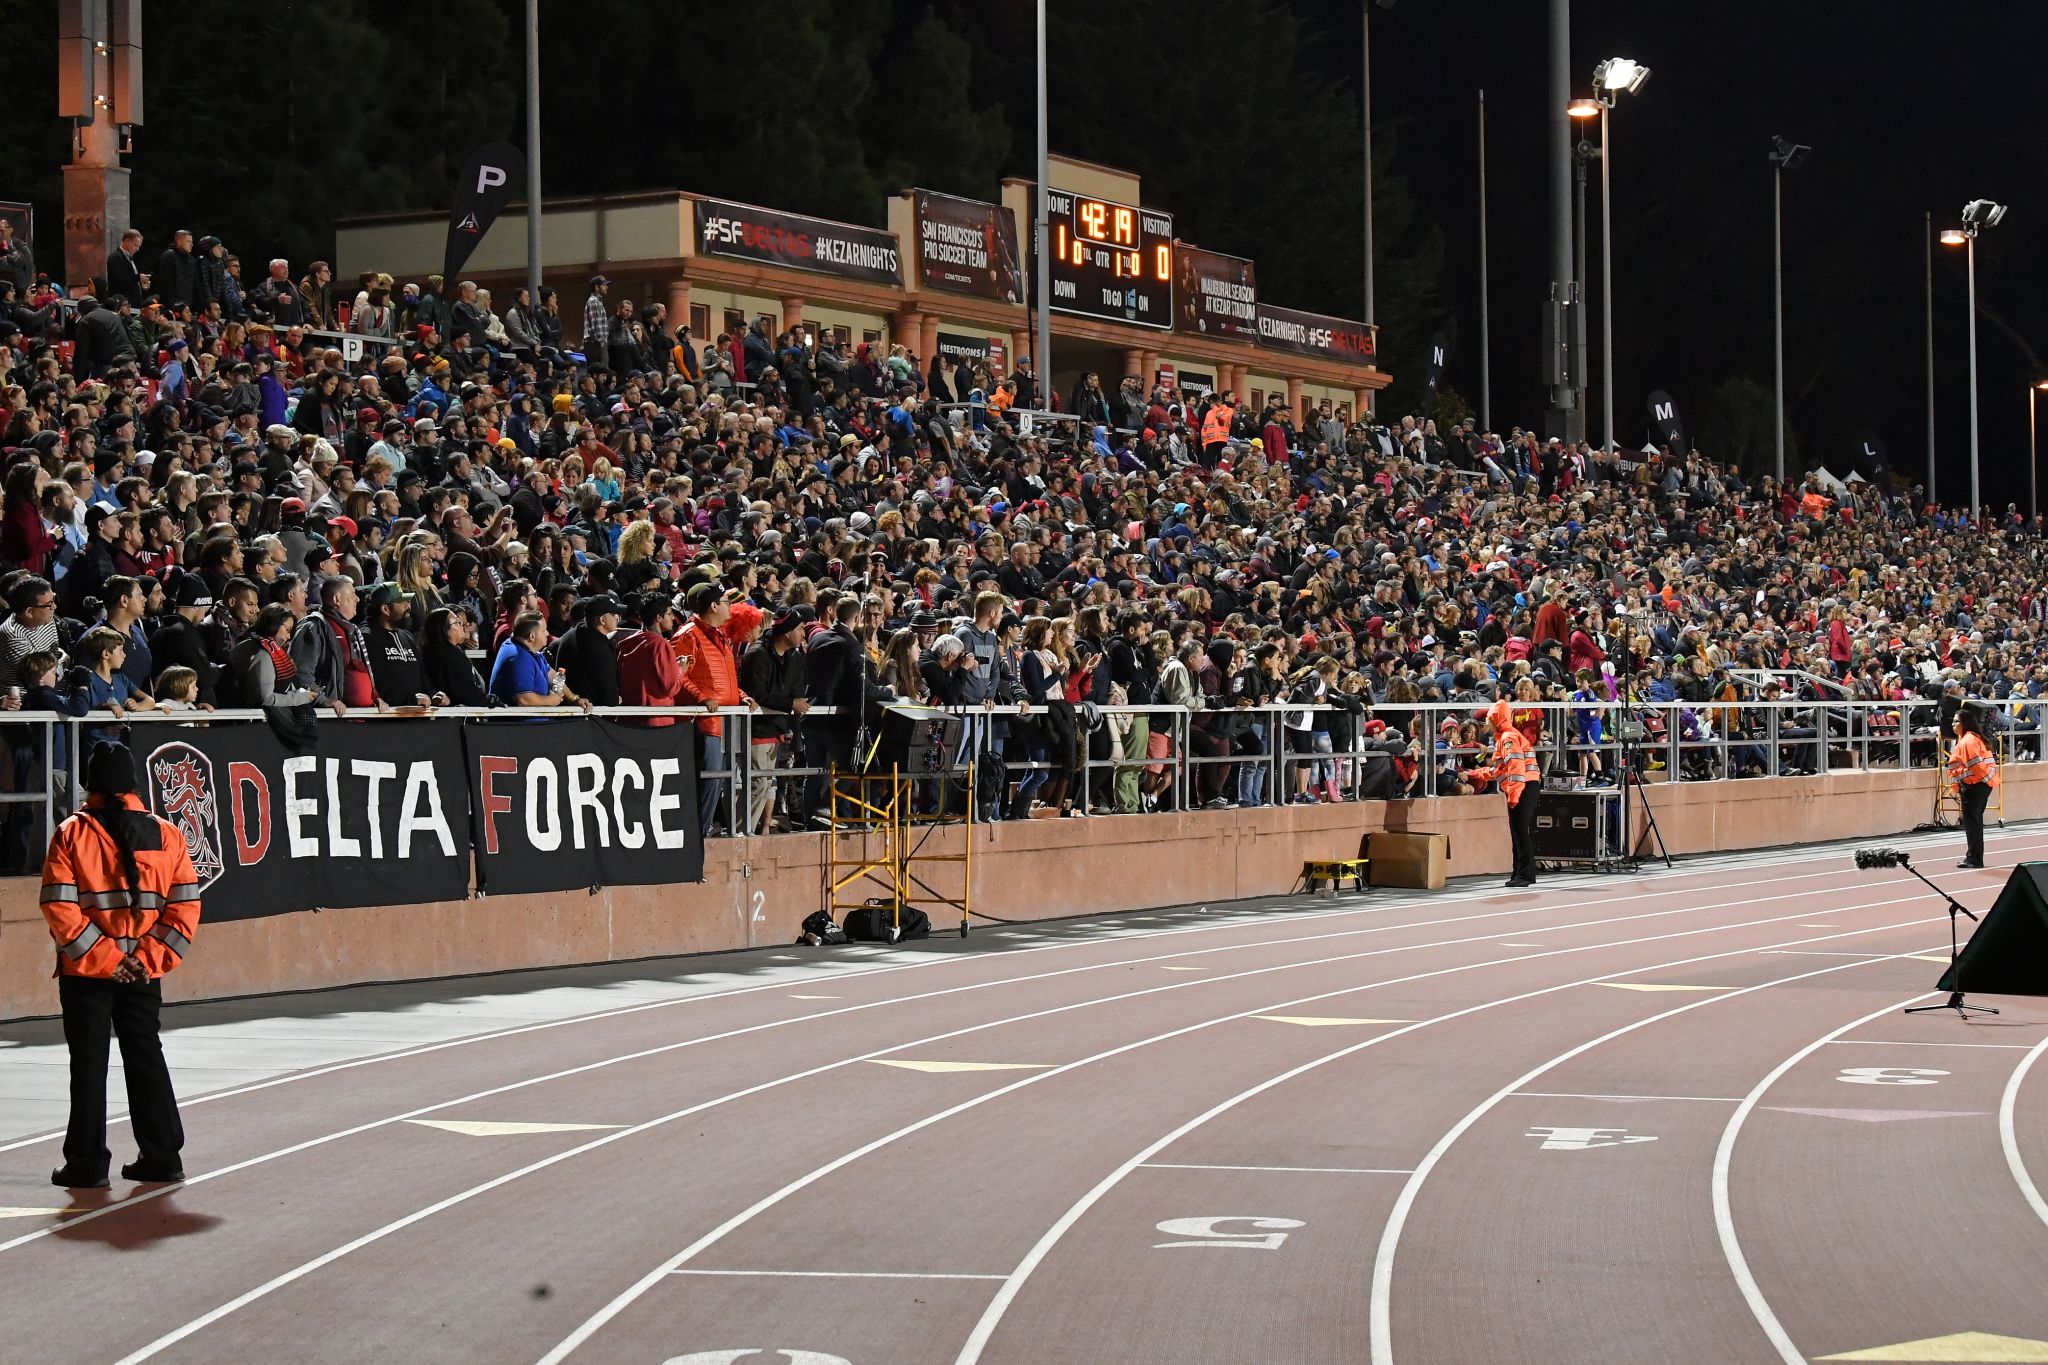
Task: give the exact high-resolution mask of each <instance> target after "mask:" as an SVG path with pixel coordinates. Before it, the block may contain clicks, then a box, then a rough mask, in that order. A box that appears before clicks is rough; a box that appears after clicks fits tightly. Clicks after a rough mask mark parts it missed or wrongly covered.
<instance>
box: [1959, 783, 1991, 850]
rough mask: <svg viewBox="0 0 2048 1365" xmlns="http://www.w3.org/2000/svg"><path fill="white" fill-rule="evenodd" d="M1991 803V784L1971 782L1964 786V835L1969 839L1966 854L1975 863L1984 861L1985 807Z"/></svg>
mask: <svg viewBox="0 0 2048 1365" xmlns="http://www.w3.org/2000/svg"><path fill="white" fill-rule="evenodd" d="M1990 803H1991V784H1990V783H1989V782H1971V783H1967V784H1965V785H1964V787H1963V837H1964V838H1965V839H1966V840H1968V841H1969V849H1970V851H1969V853H1968V854H1967V855H1965V856H1966V857H1967V858H1968V859H1969V860H1970V861H1971V862H1973V863H1981V862H1983V861H1984V807H1985V806H1987V805H1989V804H1990Z"/></svg>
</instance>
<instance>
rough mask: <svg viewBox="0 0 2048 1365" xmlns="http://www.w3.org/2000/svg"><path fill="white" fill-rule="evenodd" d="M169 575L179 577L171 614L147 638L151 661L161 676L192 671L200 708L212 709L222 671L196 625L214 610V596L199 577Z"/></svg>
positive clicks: (186, 574)
mask: <svg viewBox="0 0 2048 1365" xmlns="http://www.w3.org/2000/svg"><path fill="white" fill-rule="evenodd" d="M172 572H173V573H176V574H177V575H178V576H177V579H176V581H175V582H174V583H173V584H172V585H171V591H170V599H171V611H170V614H169V615H168V616H166V617H165V618H164V621H163V624H162V625H160V626H158V627H157V628H156V631H155V633H154V634H152V635H151V636H150V637H149V653H150V658H151V660H152V662H153V664H154V666H155V667H157V668H158V670H159V671H160V673H161V670H163V669H168V668H189V669H191V670H192V672H193V674H194V675H196V676H197V677H198V679H199V704H200V705H201V706H202V707H205V708H207V709H211V708H212V707H213V705H214V704H215V701H216V696H215V687H216V684H217V683H218V682H219V679H220V674H221V669H220V667H219V666H218V665H216V664H215V663H214V662H213V656H212V654H211V653H210V652H209V651H208V650H207V647H206V635H205V633H204V632H203V631H202V630H201V628H200V624H199V623H200V622H202V621H204V620H205V619H206V617H207V614H208V613H209V612H211V611H212V610H213V593H212V591H211V590H209V589H208V588H207V586H206V580H205V579H203V578H201V577H200V576H199V575H198V574H193V573H184V572H183V571H181V570H172Z"/></svg>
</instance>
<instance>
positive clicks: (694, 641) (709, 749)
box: [670, 583, 760, 838]
mask: <svg viewBox="0 0 2048 1365" xmlns="http://www.w3.org/2000/svg"><path fill="white" fill-rule="evenodd" d="M684 605H686V606H687V607H689V609H690V618H691V619H690V624H689V625H687V626H684V627H683V628H682V630H680V631H678V632H677V633H676V637H675V639H674V640H672V641H671V642H670V644H671V646H672V648H673V649H674V651H675V656H676V659H677V661H678V662H679V663H680V661H681V660H682V659H684V658H686V657H687V658H688V659H689V660H690V662H689V665H688V666H687V667H685V668H684V669H683V695H684V696H686V697H688V698H689V699H690V700H691V701H693V702H697V703H699V704H700V705H702V706H703V707H704V709H705V710H706V711H716V710H718V709H719V708H720V707H722V706H741V705H744V704H745V703H746V697H745V695H744V694H743V693H741V691H740V667H739V650H738V649H737V648H736V647H735V645H734V643H733V640H734V636H733V635H732V634H731V633H729V632H730V628H731V625H732V622H733V613H734V611H735V607H734V604H732V603H731V602H728V601H726V598H725V592H724V590H723V589H721V588H720V587H719V586H718V585H717V584H716V583H699V584H697V586H695V587H693V588H691V589H690V595H689V596H688V598H686V599H685V602H684ZM739 605H740V606H744V607H747V609H748V610H749V611H751V612H752V613H753V618H752V619H753V623H754V625H756V626H758V625H759V624H760V608H758V607H754V606H752V605H751V604H749V603H741V604H739ZM725 740H726V735H725V723H724V722H723V721H721V720H720V719H719V718H718V717H717V716H715V715H707V716H705V717H703V718H702V719H701V720H699V721H698V722H697V745H698V754H699V757H698V761H697V771H698V774H699V777H698V781H697V816H698V820H699V822H700V823H701V824H702V825H703V832H704V835H705V837H706V838H709V837H710V834H711V826H712V823H713V822H714V821H715V820H716V819H717V816H718V801H719V797H720V796H721V795H723V794H724V792H725V777H724V773H725V769H726V754H727V752H728V751H727V747H726V742H725ZM706 773H710V774H712V775H711V776H704V774H706Z"/></svg>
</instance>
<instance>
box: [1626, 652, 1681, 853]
mask: <svg viewBox="0 0 2048 1365" xmlns="http://www.w3.org/2000/svg"><path fill="white" fill-rule="evenodd" d="M1617 619H1619V620H1620V621H1621V623H1622V630H1621V712H1620V715H1618V716H1617V717H1616V718H1615V724H1614V732H1615V737H1616V738H1617V739H1619V740H1620V741H1621V831H1620V832H1621V857H1620V858H1619V860H1618V861H1619V862H1620V864H1621V865H1622V866H1623V867H1625V868H1628V869H1630V870H1636V869H1639V868H1641V867H1642V865H1643V860H1642V858H1641V857H1640V856H1639V855H1638V854H1637V852H1636V849H1637V846H1638V845H1639V844H1641V843H1642V840H1641V839H1640V838H1637V839H1634V840H1631V839H1630V838H1629V818H1628V817H1629V804H1628V796H1629V790H1630V788H1634V789H1635V791H1636V794H1637V795H1638V796H1639V797H1640V798H1641V799H1642V803H1643V820H1644V823H1645V825H1646V827H1647V829H1648V832H1649V836H1650V837H1651V838H1652V839H1655V840H1656V841H1657V854H1658V856H1659V857H1661V858H1663V859H1664V866H1666V867H1671V866H1673V864H1672V861H1671V850H1670V849H1669V848H1668V847H1666V846H1665V843H1664V831H1663V830H1661V829H1658V828H1657V812H1656V811H1654V810H1652V809H1651V808H1650V793H1649V792H1648V791H1647V790H1645V789H1644V787H1643V776H1642V773H1641V772H1639V771H1638V770H1637V768H1636V746H1637V745H1638V744H1640V743H1641V742H1642V739H1643V721H1642V717H1641V716H1639V715H1638V714H1637V713H1636V712H1635V711H1633V710H1631V709H1630V707H1629V701H1630V698H1631V697H1632V695H1633V685H1634V682H1635V662H1634V660H1633V659H1632V658H1630V654H1631V650H1630V647H1629V645H1630V639H1629V633H1628V631H1629V620H1628V616H1627V614H1626V613H1622V614H1619V616H1618V618H1617ZM1672 775H1673V776H1675V774H1672Z"/></svg>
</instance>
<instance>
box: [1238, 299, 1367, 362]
mask: <svg viewBox="0 0 2048 1365" xmlns="http://www.w3.org/2000/svg"><path fill="white" fill-rule="evenodd" d="M1258 311H1259V343H1260V344H1261V345H1263V346H1270V347H1272V348H1273V349H1274V350H1276V351H1292V352H1294V354H1296V355H1306V356H1314V357H1316V358H1318V359H1321V360H1340V361H1343V362H1344V363H1346V364H1350V365H1357V364H1362V363H1364V362H1367V361H1370V360H1371V359H1372V358H1373V330H1372V328H1370V327H1368V326H1366V325H1365V324H1364V323H1362V322H1347V321H1345V320H1344V319H1343V318H1333V317H1329V316H1326V315H1325V314H1322V313H1304V312H1302V311H1301V310H1300V309H1298V308H1277V307H1275V306H1274V305H1272V304H1270V303H1261V304H1259V305H1258Z"/></svg>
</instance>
